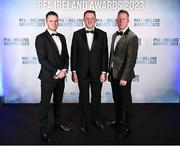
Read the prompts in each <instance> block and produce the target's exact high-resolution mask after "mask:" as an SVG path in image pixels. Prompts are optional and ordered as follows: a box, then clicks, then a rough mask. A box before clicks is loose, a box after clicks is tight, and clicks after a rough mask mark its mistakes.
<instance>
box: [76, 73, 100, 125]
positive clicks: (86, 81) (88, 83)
mask: <svg viewBox="0 0 180 146" xmlns="http://www.w3.org/2000/svg"><path fill="white" fill-rule="evenodd" d="M78 86H79V91H80V94H79V105H80V112H81V123H88V122H89V116H90V111H91V116H92V117H91V118H92V120H94V121H100V120H101V89H102V83H101V82H100V81H99V79H92V78H91V77H90V76H88V77H87V78H83V79H79V80H78ZM90 87H91V104H90V102H89V100H90V99H89V97H90V95H89V94H90V93H89V89H90ZM89 105H90V107H89Z"/></svg>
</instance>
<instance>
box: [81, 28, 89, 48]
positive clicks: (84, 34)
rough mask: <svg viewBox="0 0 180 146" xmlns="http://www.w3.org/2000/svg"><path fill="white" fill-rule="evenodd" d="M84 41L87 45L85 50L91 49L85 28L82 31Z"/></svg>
mask: <svg viewBox="0 0 180 146" xmlns="http://www.w3.org/2000/svg"><path fill="white" fill-rule="evenodd" d="M82 40H83V42H84V44H85V45H86V47H85V48H89V47H88V42H87V37H86V32H85V28H84V29H83V30H82Z"/></svg>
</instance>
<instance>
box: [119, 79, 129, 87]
mask: <svg viewBox="0 0 180 146" xmlns="http://www.w3.org/2000/svg"><path fill="white" fill-rule="evenodd" d="M126 84H127V81H125V80H120V81H119V85H120V86H126Z"/></svg>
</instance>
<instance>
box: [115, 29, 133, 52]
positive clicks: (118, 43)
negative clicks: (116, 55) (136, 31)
mask: <svg viewBox="0 0 180 146" xmlns="http://www.w3.org/2000/svg"><path fill="white" fill-rule="evenodd" d="M129 31H130V29H129V28H128V29H127V30H126V31H125V32H124V34H123V35H122V37H121V38H120V39H119V41H118V42H117V45H116V48H115V51H116V50H117V48H118V46H119V45H120V44H121V43H122V42H123V41H124V40H125V39H126V37H127V34H128V33H129ZM113 44H114V43H113Z"/></svg>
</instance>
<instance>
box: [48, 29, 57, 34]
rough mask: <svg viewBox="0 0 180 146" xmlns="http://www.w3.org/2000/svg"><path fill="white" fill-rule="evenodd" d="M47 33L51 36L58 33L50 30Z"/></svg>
mask: <svg viewBox="0 0 180 146" xmlns="http://www.w3.org/2000/svg"><path fill="white" fill-rule="evenodd" d="M47 31H48V32H49V34H50V35H52V34H53V33H55V34H56V33H57V31H52V30H50V29H47Z"/></svg>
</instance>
